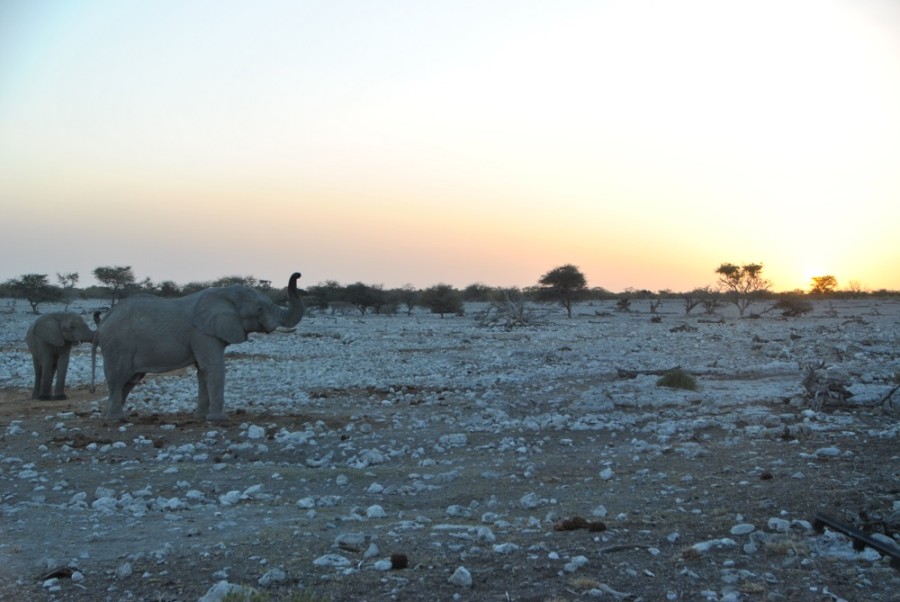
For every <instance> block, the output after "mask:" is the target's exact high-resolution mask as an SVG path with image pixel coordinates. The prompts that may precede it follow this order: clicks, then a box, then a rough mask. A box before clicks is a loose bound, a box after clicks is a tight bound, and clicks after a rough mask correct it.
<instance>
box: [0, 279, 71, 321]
mask: <svg viewBox="0 0 900 602" xmlns="http://www.w3.org/2000/svg"><path fill="white" fill-rule="evenodd" d="M6 284H7V286H9V288H10V290H11V291H12V292H13V294H14V295H15V296H16V297H19V298H22V299H25V300H26V301H28V304H29V305H31V312H32V313H33V314H35V315H36V314H39V313H41V312H40V311H39V310H38V306H39V305H40V304H41V303H52V302H54V301H60V300H62V297H63V291H62V289H61V288H59V287H58V286H53V285H52V284H50V283H49V282H47V274H24V275H22V276H20V277H19V278H17V279H13V280H8V281H7V283H6Z"/></svg>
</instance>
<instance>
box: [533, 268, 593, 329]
mask: <svg viewBox="0 0 900 602" xmlns="http://www.w3.org/2000/svg"><path fill="white" fill-rule="evenodd" d="M538 283H539V284H540V286H539V287H538V288H537V297H538V299H540V300H542V301H558V302H559V304H560V305H562V306H563V307H565V308H566V316H568V317H570V318H571V317H572V304H573V303H575V302H576V301H578V300H580V299H583V298H584V296H585V294H586V293H587V280H586V279H585V277H584V274H582V273H581V270H579V269H578V268H577V267H575V266H574V265H572V264H566V265H563V266H560V267H558V268H553V269H552V270H550V271H549V272H547V273H546V274H544V275H543V276H541V279H540V280H538Z"/></svg>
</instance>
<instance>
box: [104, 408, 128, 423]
mask: <svg viewBox="0 0 900 602" xmlns="http://www.w3.org/2000/svg"><path fill="white" fill-rule="evenodd" d="M103 420H106V421H107V422H116V421H119V420H125V412H124V411H123V410H118V411H108V412H104V413H103Z"/></svg>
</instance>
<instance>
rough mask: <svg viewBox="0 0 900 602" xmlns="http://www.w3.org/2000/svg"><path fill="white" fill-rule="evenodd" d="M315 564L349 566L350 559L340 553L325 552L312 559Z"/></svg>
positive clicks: (336, 566)
mask: <svg viewBox="0 0 900 602" xmlns="http://www.w3.org/2000/svg"><path fill="white" fill-rule="evenodd" d="M313 564H314V565H315V566H321V567H328V566H330V567H335V568H343V567H347V566H350V560H349V559H348V558H347V557H345V556H341V555H340V554H325V555H324V556H319V557H318V558H316V559H315V560H313Z"/></svg>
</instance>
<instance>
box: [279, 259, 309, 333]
mask: <svg viewBox="0 0 900 602" xmlns="http://www.w3.org/2000/svg"><path fill="white" fill-rule="evenodd" d="M298 278H300V272H294V273H293V274H291V279H290V280H289V281H288V306H287V308H284V309H282V310H281V312H280V314H279V316H278V319H279V325H280V326H283V327H284V328H291V327H292V326H296V324H297V322H299V321H300V319H301V318H302V317H303V314H304V313H305V312H306V307H305V306H304V305H303V301H302V300H301V299H300V293H299V292H297V279H298Z"/></svg>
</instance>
